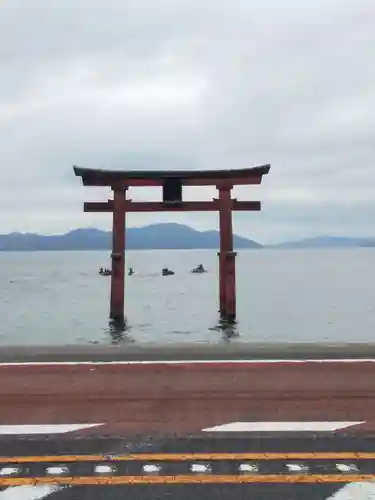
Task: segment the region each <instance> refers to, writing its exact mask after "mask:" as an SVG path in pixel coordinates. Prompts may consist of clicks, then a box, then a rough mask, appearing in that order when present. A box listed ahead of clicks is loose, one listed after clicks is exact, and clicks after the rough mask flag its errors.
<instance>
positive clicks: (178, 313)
mask: <svg viewBox="0 0 375 500" xmlns="http://www.w3.org/2000/svg"><path fill="white" fill-rule="evenodd" d="M127 256H128V258H127V265H128V266H133V267H134V269H135V271H136V273H137V274H136V275H134V276H131V277H128V278H127V280H126V285H125V287H126V290H125V295H126V296H125V307H126V313H127V317H128V327H127V329H126V331H124V332H119V331H113V330H112V329H111V328H110V327H109V325H108V306H109V278H104V277H100V276H98V274H97V271H98V269H99V267H101V266H108V267H109V265H110V262H109V252H34V253H21V252H14V253H5V252H3V253H0V283H1V300H0V318H1V326H0V343H1V344H2V345H5V344H8V345H9V344H13V345H16V344H18V345H20V344H33V345H36V344H72V343H80V344H82V343H93V342H94V343H111V342H112V343H113V342H147V343H149V342H156V343H161V342H163V343H166V342H167V343H179V342H184V343H185V342H210V343H217V342H223V341H227V340H228V337H230V338H231V339H232V340H233V341H235V342H280V341H288V342H293V341H299V342H303V341H309V342H311V341H317V342H325V341H326V342H344V341H357V342H359V341H363V342H365V341H371V342H373V341H374V340H375V288H374V278H375V266H374V262H375V251H374V250H372V249H356V250H339V251H337V250H307V251H306V250H251V251H242V252H240V253H239V255H238V258H237V301H238V306H237V307H238V326H237V329H236V331H235V332H233V331H228V330H226V331H222V330H220V329H218V328H217V323H218V314H217V309H218V300H217V299H218V289H217V288H218V286H217V281H218V279H217V272H218V269H217V267H218V266H217V255H216V252H214V251H190V250H189V251H178V252H176V251H141V252H136V251H133V252H129V253H128V254H127ZM199 263H203V264H204V265H205V266H206V267H207V268H208V269H209V270H210V272H209V273H207V274H204V275H192V274H190V273H189V270H190V269H191V268H193V267H194V266H196V265H197V264H199ZM162 267H170V268H171V269H174V270H175V271H176V275H175V276H169V277H161V276H160V275H159V272H160V269H161V268H162Z"/></svg>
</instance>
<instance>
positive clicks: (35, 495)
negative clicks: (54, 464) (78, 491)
mask: <svg viewBox="0 0 375 500" xmlns="http://www.w3.org/2000/svg"><path fill="white" fill-rule="evenodd" d="M61 489H62V487H61V486H53V485H52V486H51V485H45V486H44V485H43V486H15V487H14V488H7V489H6V490H4V491H1V492H0V500H41V499H43V498H47V497H48V496H49V495H51V494H52V493H55V492H56V491H59V490H61Z"/></svg>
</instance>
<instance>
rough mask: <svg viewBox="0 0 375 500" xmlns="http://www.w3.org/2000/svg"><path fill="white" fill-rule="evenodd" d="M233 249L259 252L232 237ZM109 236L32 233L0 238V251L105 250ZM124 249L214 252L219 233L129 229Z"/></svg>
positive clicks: (96, 232) (90, 232)
mask: <svg viewBox="0 0 375 500" xmlns="http://www.w3.org/2000/svg"><path fill="white" fill-rule="evenodd" d="M233 239H234V247H235V248H237V249H238V248H262V245H260V244H259V243H256V242H255V241H252V240H249V239H247V238H243V237H241V236H237V235H235V236H234V238H233ZM111 246H112V233H111V232H110V231H101V230H99V229H75V230H73V231H70V232H68V233H66V234H61V235H53V236H43V235H40V234H34V233H10V234H4V235H0V251H1V250H2V251H36V250H108V249H110V248H111ZM126 248H128V249H134V250H136V249H137V250H140V249H199V248H200V249H206V248H207V249H210V248H212V249H217V248H219V232H218V231H196V230H195V229H192V228H191V227H189V226H185V225H182V224H174V223H167V224H152V225H150V226H144V227H134V228H129V229H127V231H126Z"/></svg>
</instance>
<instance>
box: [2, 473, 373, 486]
mask: <svg viewBox="0 0 375 500" xmlns="http://www.w3.org/2000/svg"><path fill="white" fill-rule="evenodd" d="M374 480H375V474H358V475H354V474H352V475H350V474H340V475H337V474H330V475H328V474H327V475H320V474H309V475H307V474H306V475H294V474H293V475H291V474H288V475H286V474H281V475H278V474H270V475H261V474H258V475H243V476H238V475H178V476H113V477H112V476H109V477H108V476H107V477H97V476H87V477H83V476H82V477H61V476H58V477H28V478H15V477H9V478H0V486H25V485H39V484H56V485H58V484H61V485H72V486H76V485H110V486H112V485H119V484H128V485H131V484H222V483H227V484H241V483H310V484H311V483H348V482H355V483H359V482H364V481H374Z"/></svg>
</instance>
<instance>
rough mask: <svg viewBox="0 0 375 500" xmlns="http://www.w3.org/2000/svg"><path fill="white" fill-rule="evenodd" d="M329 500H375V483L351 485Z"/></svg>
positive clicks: (337, 492)
mask: <svg viewBox="0 0 375 500" xmlns="http://www.w3.org/2000/svg"><path fill="white" fill-rule="evenodd" d="M327 500H375V483H370V482H366V483H350V484H347V485H345V486H344V487H343V488H341V489H340V490H339V491H336V493H334V494H333V495H332V496H330V497H329V498H327Z"/></svg>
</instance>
